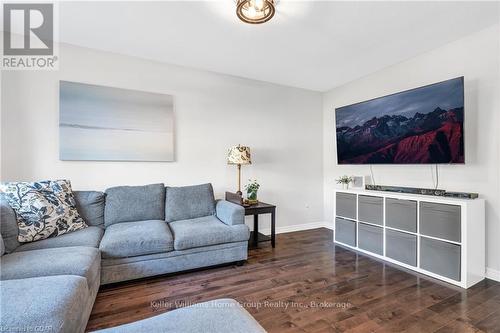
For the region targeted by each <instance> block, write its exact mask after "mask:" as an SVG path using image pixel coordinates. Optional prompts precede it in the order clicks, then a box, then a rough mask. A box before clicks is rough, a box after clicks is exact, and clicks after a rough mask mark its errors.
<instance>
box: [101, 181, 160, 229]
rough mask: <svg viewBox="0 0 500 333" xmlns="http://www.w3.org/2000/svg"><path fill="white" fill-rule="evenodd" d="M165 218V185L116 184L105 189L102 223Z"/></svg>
mask: <svg viewBox="0 0 500 333" xmlns="http://www.w3.org/2000/svg"><path fill="white" fill-rule="evenodd" d="M148 220H165V185H164V184H151V185H144V186H117V187H111V188H108V189H107V190H106V205H105V207H104V224H105V225H106V227H107V226H110V225H112V224H115V223H120V222H134V221H148Z"/></svg>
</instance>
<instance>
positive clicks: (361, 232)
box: [358, 223, 384, 255]
mask: <svg viewBox="0 0 500 333" xmlns="http://www.w3.org/2000/svg"><path fill="white" fill-rule="evenodd" d="M358 237H359V239H358V247H359V248H360V249H363V250H366V251H370V252H373V253H376V254H380V255H383V254H384V235H383V228H381V227H376V226H373V225H369V224H364V223H360V224H359V225H358Z"/></svg>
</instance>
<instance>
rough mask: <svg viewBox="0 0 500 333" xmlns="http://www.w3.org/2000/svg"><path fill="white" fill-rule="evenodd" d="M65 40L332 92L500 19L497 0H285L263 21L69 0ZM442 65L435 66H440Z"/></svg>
mask: <svg viewBox="0 0 500 333" xmlns="http://www.w3.org/2000/svg"><path fill="white" fill-rule="evenodd" d="M59 10H60V30H59V31H60V39H61V41H62V42H66V43H71V44H75V45H80V46H85V47H89V48H94V49H100V50H106V51H111V52H116V53H121V54H127V55H132V56H138V57H142V58H148V59H153V60H157V61H162V62H166V63H171V64H177V65H183V66H188V67H193V68H199V69H205V70H209V71H214V72H219V73H224V74H230V75H235V76H240V77H245V78H251V79H257V80H262V81H268V82H273V83H278V84H283V85H288V86H295V87H300V88H306V89H311V90H317V91H325V90H328V89H331V88H333V87H335V86H338V85H341V84H343V83H346V82H348V81H351V80H354V79H356V78H359V77H361V76H364V75H367V74H369V73H372V72H374V71H377V70H379V69H382V68H384V67H387V66H390V65H392V64H395V63H398V62H400V61H403V60H405V59H408V58H410V57H413V56H415V55H418V54H420V53H423V52H425V51H428V50H431V49H433V48H435V47H438V46H440V45H442V44H445V43H447V42H450V41H453V40H456V39H458V38H460V37H462V36H464V35H467V34H470V33H473V32H475V31H479V30H481V29H483V28H486V27H488V26H490V25H492V24H494V23H495V22H498V21H499V17H500V15H499V10H500V9H499V2H496V1H495V2H477V1H471V2H333V1H329V2H319V1H302V2H298V1H290V0H281V1H280V2H279V4H278V7H277V15H276V16H275V17H274V18H273V19H272V20H271V21H270V22H268V23H266V24H263V25H249V24H244V23H242V22H239V21H238V19H237V18H236V15H235V13H234V11H235V5H234V1H233V0H221V1H213V2H212V1H204V2H194V1H189V2H188V1H175V2H174V1H169V2H144V1H140V2H65V3H61V4H60V9H59ZM436 65H438V64H436Z"/></svg>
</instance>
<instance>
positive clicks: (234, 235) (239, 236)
mask: <svg viewBox="0 0 500 333" xmlns="http://www.w3.org/2000/svg"><path fill="white" fill-rule="evenodd" d="M169 227H170V229H171V230H172V234H173V235H174V248H175V249H176V250H186V249H191V248H194V247H201V246H209V245H216V244H224V243H232V242H241V241H248V238H249V237H250V232H249V230H248V227H247V226H246V225H245V224H239V225H234V226H228V225H227V224H225V223H223V222H221V221H220V220H219V219H218V218H216V217H215V216H205V217H199V218H196V219H190V220H181V221H175V222H170V223H169Z"/></svg>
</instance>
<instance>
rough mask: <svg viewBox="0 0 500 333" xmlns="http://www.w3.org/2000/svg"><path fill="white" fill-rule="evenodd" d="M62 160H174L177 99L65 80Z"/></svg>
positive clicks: (61, 87)
mask: <svg viewBox="0 0 500 333" xmlns="http://www.w3.org/2000/svg"><path fill="white" fill-rule="evenodd" d="M59 158H60V160H64V161H75V160H76V161H161V162H166V161H173V160H174V101H173V96H171V95H165V94H157V93H149V92H143V91H137V90H128V89H119V88H111V87H104V86H97V85H91V84H83V83H76V82H68V81H60V83H59Z"/></svg>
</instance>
